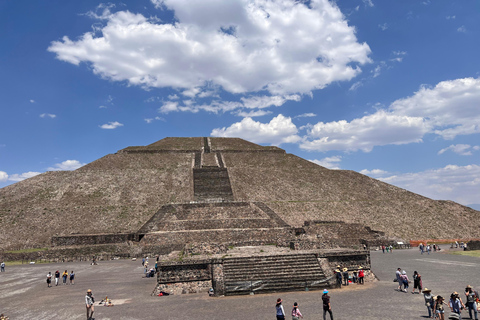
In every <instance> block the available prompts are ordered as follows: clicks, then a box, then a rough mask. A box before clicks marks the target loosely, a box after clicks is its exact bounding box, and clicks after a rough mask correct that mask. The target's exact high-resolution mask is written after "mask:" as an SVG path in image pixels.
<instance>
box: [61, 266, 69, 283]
mask: <svg viewBox="0 0 480 320" xmlns="http://www.w3.org/2000/svg"><path fill="white" fill-rule="evenodd" d="M67 277H68V271H67V270H65V271H64V272H63V273H62V278H63V284H64V285H66V284H67Z"/></svg>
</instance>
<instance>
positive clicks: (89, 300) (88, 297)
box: [85, 289, 95, 320]
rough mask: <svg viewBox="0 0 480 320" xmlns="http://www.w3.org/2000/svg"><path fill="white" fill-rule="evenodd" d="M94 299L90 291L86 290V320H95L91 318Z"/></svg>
mask: <svg viewBox="0 0 480 320" xmlns="http://www.w3.org/2000/svg"><path fill="white" fill-rule="evenodd" d="M94 303H95V297H94V296H93V294H92V290H91V289H88V290H87V295H86V296H85V306H86V308H87V320H95V318H94V317H93V312H94V311H95V310H94V306H93V304H94Z"/></svg>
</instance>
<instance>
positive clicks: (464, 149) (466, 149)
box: [438, 144, 480, 156]
mask: <svg viewBox="0 0 480 320" xmlns="http://www.w3.org/2000/svg"><path fill="white" fill-rule="evenodd" d="M479 149H480V146H473V147H472V146H470V145H469V144H452V145H450V146H448V147H446V148H444V149H442V150H440V151H438V154H443V153H445V151H453V152H455V153H456V154H459V155H461V156H471V155H472V150H475V151H476V150H479Z"/></svg>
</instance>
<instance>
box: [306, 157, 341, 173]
mask: <svg viewBox="0 0 480 320" xmlns="http://www.w3.org/2000/svg"><path fill="white" fill-rule="evenodd" d="M310 161H311V162H313V163H316V164H318V165H319V166H322V167H325V168H328V169H335V170H339V169H340V165H339V163H340V162H341V161H342V157H341V156H333V157H326V158H323V159H321V160H317V159H315V160H310Z"/></svg>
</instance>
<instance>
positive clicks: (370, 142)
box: [300, 78, 480, 153]
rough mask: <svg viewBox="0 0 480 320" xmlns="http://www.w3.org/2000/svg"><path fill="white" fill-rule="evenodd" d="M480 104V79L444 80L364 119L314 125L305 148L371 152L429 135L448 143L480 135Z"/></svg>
mask: <svg viewBox="0 0 480 320" xmlns="http://www.w3.org/2000/svg"><path fill="white" fill-rule="evenodd" d="M479 104H480V79H474V78H465V79H456V80H449V81H442V82H440V83H438V84H437V85H436V86H434V87H426V86H422V87H421V88H420V90H419V91H417V92H415V93H414V94H413V95H412V96H410V97H407V98H404V99H399V100H396V101H394V102H393V103H392V104H391V105H390V106H388V107H387V108H386V109H383V108H382V109H379V110H377V111H376V112H375V113H373V114H369V115H366V116H364V117H362V118H357V119H353V120H351V121H346V120H340V121H333V122H327V123H323V122H319V123H317V124H314V125H312V126H311V127H310V128H308V132H307V135H306V136H305V137H303V139H302V141H301V142H300V147H301V148H303V149H306V150H316V151H330V150H339V151H356V150H363V151H365V152H369V151H371V150H372V149H373V147H375V146H383V145H389V144H397V145H399V144H407V143H416V142H422V139H423V136H424V135H425V134H427V133H431V134H436V135H439V136H441V137H443V138H444V139H446V140H451V139H453V138H455V137H456V136H457V135H470V134H478V133H480V125H479V123H480V113H479V112H478V105H479ZM448 150H450V149H448ZM445 151H446V150H445ZM445 151H443V152H445ZM443 152H442V153H443Z"/></svg>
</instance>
